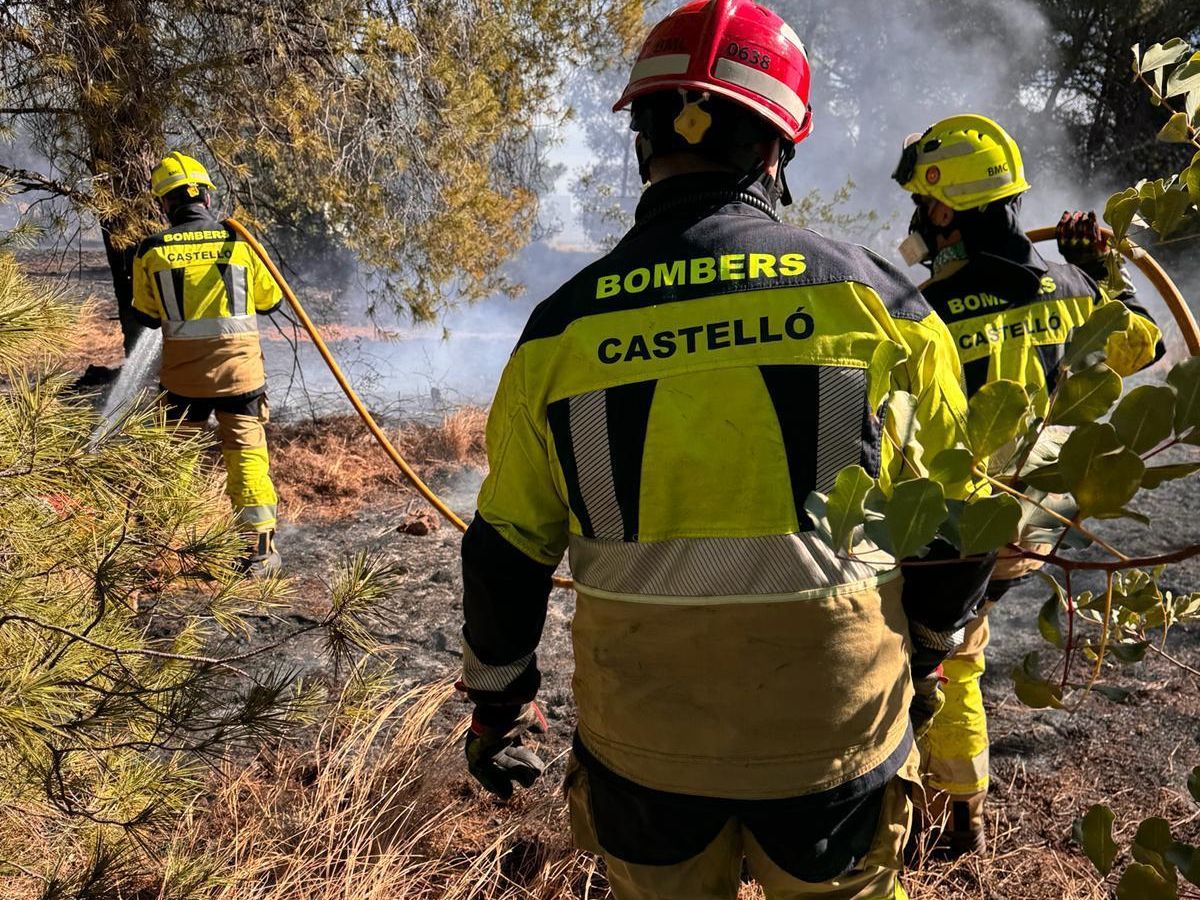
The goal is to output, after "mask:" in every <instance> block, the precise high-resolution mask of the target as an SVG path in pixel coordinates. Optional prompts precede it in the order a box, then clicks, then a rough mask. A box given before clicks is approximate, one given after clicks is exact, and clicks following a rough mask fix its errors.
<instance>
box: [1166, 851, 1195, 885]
mask: <svg viewBox="0 0 1200 900" xmlns="http://www.w3.org/2000/svg"><path fill="white" fill-rule="evenodd" d="M1163 858H1164V859H1165V860H1166V861H1167V862H1169V863H1170V864H1171V865H1173V866H1174V867H1175V869H1176V870H1177V871H1178V872H1179V874H1180V875H1182V876H1183V877H1184V878H1186V879H1187V880H1188V881H1190V882H1191V883H1192V884H1195V885H1200V850H1197V849H1196V848H1195V847H1192V846H1190V845H1189V844H1184V843H1180V842H1179V841H1172V842H1171V846H1170V847H1168V848H1167V849H1166V850H1164V851H1163Z"/></svg>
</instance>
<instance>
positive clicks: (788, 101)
mask: <svg viewBox="0 0 1200 900" xmlns="http://www.w3.org/2000/svg"><path fill="white" fill-rule="evenodd" d="M713 74H714V75H715V76H716V77H717V78H720V79H721V80H722V81H728V82H729V83H730V84H736V85H738V86H739V87H744V88H746V89H747V90H751V91H754V93H756V94H758V95H759V96H760V97H765V98H766V99H768V100H770V101H771V102H772V103H775V104H778V105H779V106H782V107H783V108H784V109H786V110H787V111H788V114H789V115H791V116H792V118H794V119H795V120H796V121H797V122H803V121H804V113H805V111H806V109H807V107H805V105H804V101H803V100H801V99H800V95H799V94H797V93H796V92H795V91H793V90H792V89H791V88H790V87H788V86H787V85H786V84H784V83H783V82H782V81H776V80H775V79H774V78H772V77H771V76H770V75H768V74H767V73H766V72H764V71H762V69H755V68H753V67H751V66H744V65H742V64H741V63H740V62H735V61H734V60H732V59H729V58H728V57H721V59H719V60H717V64H716V65H715V66H713Z"/></svg>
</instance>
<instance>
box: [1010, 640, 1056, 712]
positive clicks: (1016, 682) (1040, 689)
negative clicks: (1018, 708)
mask: <svg viewBox="0 0 1200 900" xmlns="http://www.w3.org/2000/svg"><path fill="white" fill-rule="evenodd" d="M1040 666H1041V661H1040V655H1039V654H1038V653H1037V652H1036V651H1034V652H1033V653H1027V654H1025V658H1024V659H1023V660H1022V661H1021V663H1020V665H1017V666H1013V670H1012V679H1013V692H1014V693H1015V694H1016V695H1017V699H1018V700H1020V701H1021V702H1022V703H1024V704H1025V705H1026V706H1028V707H1029V708H1030V709H1062V708H1063V704H1062V689H1061V688H1060V687H1059V685H1058V684H1056V683H1052V682H1050V681H1048V680H1047V679H1045V678H1043V677H1042V676H1041V673H1040V671H1039V669H1040Z"/></svg>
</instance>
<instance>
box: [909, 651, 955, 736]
mask: <svg viewBox="0 0 1200 900" xmlns="http://www.w3.org/2000/svg"><path fill="white" fill-rule="evenodd" d="M945 680H946V676H944V675H943V674H942V667H941V666H938V667H937V668H936V669H934V670H933V671H932V672H930V673H929V674H928V675H926V676H925V677H924V678H915V679H913V688H914V690H915V693H914V694H913V699H912V705H911V706H909V708H908V717H909V719H910V720H911V721H912V727H913V736H914V737H915V738H916V739H917V740H920V739H921V738H923V737H925V735H926V734H927V733H928V732H929V726H930V725H932V724H933V718H934V716H936V715H937V714H938V713H939V712H940V711H941V709H942V707H943V706H945V705H946V695H945V693H944V692H943V691H942V683H943V682H944V681H945Z"/></svg>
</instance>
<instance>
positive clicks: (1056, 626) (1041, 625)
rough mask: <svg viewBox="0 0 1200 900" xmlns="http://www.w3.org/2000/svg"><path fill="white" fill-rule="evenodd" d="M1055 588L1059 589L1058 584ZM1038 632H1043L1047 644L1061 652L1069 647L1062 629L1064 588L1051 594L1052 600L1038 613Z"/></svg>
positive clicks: (1044, 604) (1043, 605)
mask: <svg viewBox="0 0 1200 900" xmlns="http://www.w3.org/2000/svg"><path fill="white" fill-rule="evenodd" d="M1055 587H1058V586H1057V584H1056V585H1055ZM1038 631H1040V632H1041V634H1042V637H1044V638H1045V639H1046V641H1047V643H1049V644H1051V645H1052V646H1054V647H1057V648H1058V649H1059V650H1061V649H1062V648H1063V647H1065V646H1066V645H1067V641H1066V638H1064V637H1063V627H1062V588H1058V591H1057V593H1055V594H1051V595H1050V599H1049V600H1047V601H1046V602H1045V603H1043V604H1042V608H1041V610H1039V611H1038Z"/></svg>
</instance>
